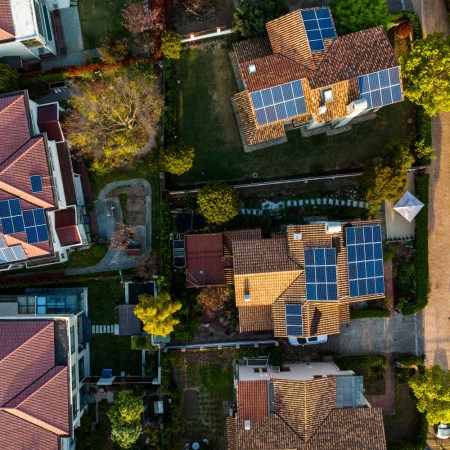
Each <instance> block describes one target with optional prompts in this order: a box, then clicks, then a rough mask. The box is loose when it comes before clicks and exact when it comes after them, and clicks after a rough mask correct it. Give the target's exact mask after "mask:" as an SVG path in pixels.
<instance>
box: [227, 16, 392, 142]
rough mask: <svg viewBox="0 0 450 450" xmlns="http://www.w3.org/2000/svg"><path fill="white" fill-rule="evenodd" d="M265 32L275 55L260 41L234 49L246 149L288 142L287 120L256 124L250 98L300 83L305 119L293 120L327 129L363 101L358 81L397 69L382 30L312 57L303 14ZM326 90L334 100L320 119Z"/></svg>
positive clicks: (334, 43) (330, 44)
mask: <svg viewBox="0 0 450 450" xmlns="http://www.w3.org/2000/svg"><path fill="white" fill-rule="evenodd" d="M312 9H315V8H312ZM331 19H332V18H331ZM266 28H267V32H268V36H269V40H270V45H271V48H272V52H273V53H270V52H269V50H268V48H267V41H265V40H262V39H252V40H247V41H241V42H238V43H237V44H234V49H235V54H236V57H237V60H238V63H239V71H240V74H241V77H242V80H243V81H244V85H245V89H246V90H244V91H242V92H240V93H238V94H236V95H235V101H236V107H237V110H238V114H237V116H238V124H239V126H240V127H242V130H243V132H244V135H245V138H246V141H247V144H248V145H256V144H260V143H262V142H266V141H270V140H275V139H277V138H280V137H282V136H285V131H284V122H285V120H281V121H279V122H272V123H270V124H268V125H264V126H259V125H258V124H257V122H256V119H255V116H254V112H253V106H252V102H251V100H250V94H249V93H250V92H255V91H259V90H262V89H266V88H269V87H272V86H276V85H280V84H283V83H287V82H290V81H294V80H301V81H302V86H303V91H304V94H305V102H306V106H307V113H306V114H303V115H302V116H298V117H293V118H291V119H289V120H294V121H296V122H299V123H307V122H309V120H310V118H311V114H315V117H316V121H317V123H325V122H330V121H332V120H336V119H341V118H343V117H346V116H347V110H346V106H347V105H348V104H349V103H351V102H352V101H354V100H357V99H359V98H360V94H359V89H358V86H357V77H358V76H360V75H366V74H368V73H372V72H377V71H380V70H383V69H387V68H391V67H398V66H399V62H398V60H397V58H396V56H395V53H394V51H393V49H392V46H391V44H390V42H389V39H388V37H387V35H386V33H385V31H384V29H383V27H381V26H380V27H375V28H370V29H367V30H363V31H359V32H356V33H352V34H348V35H345V36H341V37H337V38H335V39H325V40H324V46H325V49H324V50H323V51H314V52H311V51H310V48H309V44H308V39H307V36H306V32H305V28H304V24H303V20H302V17H301V13H300V10H297V11H292V12H291V13H289V14H286V15H285V16H282V17H279V18H278V19H275V20H273V21H270V22H268V23H267V24H266ZM250 65H254V66H255V68H256V72H253V73H249V66H250ZM326 87H328V88H331V89H332V90H333V100H331V101H327V103H326V106H327V110H326V112H325V113H323V114H319V112H318V109H319V106H320V105H322V104H323V99H322V98H321V92H320V91H321V89H323V88H326Z"/></svg>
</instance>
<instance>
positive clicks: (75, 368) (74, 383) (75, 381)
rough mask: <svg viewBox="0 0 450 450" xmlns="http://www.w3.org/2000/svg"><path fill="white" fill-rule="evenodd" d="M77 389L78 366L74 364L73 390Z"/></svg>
mask: <svg viewBox="0 0 450 450" xmlns="http://www.w3.org/2000/svg"><path fill="white" fill-rule="evenodd" d="M76 387H77V366H76V364H74V365H73V366H72V390H73V389H75V388H76Z"/></svg>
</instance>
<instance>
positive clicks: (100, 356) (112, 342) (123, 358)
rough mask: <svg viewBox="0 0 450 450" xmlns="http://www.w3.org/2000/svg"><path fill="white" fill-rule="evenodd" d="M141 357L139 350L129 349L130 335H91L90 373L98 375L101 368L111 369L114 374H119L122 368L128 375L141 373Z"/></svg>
mask: <svg viewBox="0 0 450 450" xmlns="http://www.w3.org/2000/svg"><path fill="white" fill-rule="evenodd" d="M141 357H142V353H141V351H138V350H131V338H130V336H115V335H114V334H93V335H92V342H91V374H92V375H100V372H101V370H102V369H113V374H114V375H120V372H121V371H122V370H124V371H125V372H126V373H127V374H129V375H141V373H142V363H141Z"/></svg>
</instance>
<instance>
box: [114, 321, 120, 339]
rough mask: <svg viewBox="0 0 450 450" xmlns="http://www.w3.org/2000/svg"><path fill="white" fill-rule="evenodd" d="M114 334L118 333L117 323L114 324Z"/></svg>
mask: <svg viewBox="0 0 450 450" xmlns="http://www.w3.org/2000/svg"><path fill="white" fill-rule="evenodd" d="M114 334H115V335H116V336H118V335H119V324H117V323H116V324H114Z"/></svg>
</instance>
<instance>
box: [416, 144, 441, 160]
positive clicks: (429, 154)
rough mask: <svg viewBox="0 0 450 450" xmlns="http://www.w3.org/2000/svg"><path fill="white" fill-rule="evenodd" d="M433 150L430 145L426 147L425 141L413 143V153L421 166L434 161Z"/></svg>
mask: <svg viewBox="0 0 450 450" xmlns="http://www.w3.org/2000/svg"><path fill="white" fill-rule="evenodd" d="M434 151H435V150H434V148H433V147H432V146H431V145H426V144H425V140H424V139H421V140H420V141H417V142H416V143H415V147H414V153H415V155H416V159H417V161H419V162H420V163H421V164H430V163H431V161H433V160H435V159H436V156H435V155H434Z"/></svg>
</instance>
